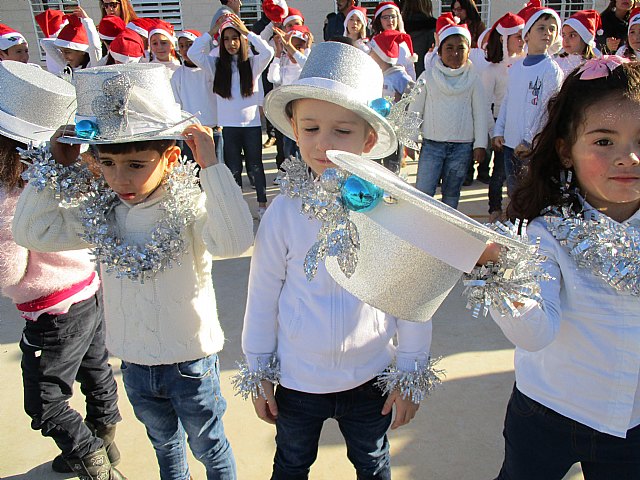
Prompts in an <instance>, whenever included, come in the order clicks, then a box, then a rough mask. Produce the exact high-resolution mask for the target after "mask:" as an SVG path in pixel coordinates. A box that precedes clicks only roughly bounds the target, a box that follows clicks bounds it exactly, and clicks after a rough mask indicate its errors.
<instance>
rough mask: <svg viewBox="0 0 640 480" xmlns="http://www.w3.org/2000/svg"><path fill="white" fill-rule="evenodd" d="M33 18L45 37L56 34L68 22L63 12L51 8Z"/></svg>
mask: <svg viewBox="0 0 640 480" xmlns="http://www.w3.org/2000/svg"><path fill="white" fill-rule="evenodd" d="M35 20H36V23H37V24H38V26H39V27H40V30H42V33H44V36H45V37H46V38H51V37H55V36H57V35H58V33H59V32H60V30H62V28H63V27H64V26H65V25H66V24H67V23H69V20H68V19H67V15H65V14H64V12H61V11H60V10H54V9H52V8H50V9H49V10H45V11H44V12H41V13H39V14H38V15H36V16H35Z"/></svg>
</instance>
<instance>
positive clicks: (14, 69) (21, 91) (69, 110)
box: [0, 60, 76, 144]
mask: <svg viewBox="0 0 640 480" xmlns="http://www.w3.org/2000/svg"><path fill="white" fill-rule="evenodd" d="M75 97H76V93H75V91H74V90H73V86H72V85H70V84H69V83H68V82H65V81H64V80H62V79H61V78H59V77H56V76H55V75H53V74H51V73H49V72H47V71H45V70H42V69H41V68H40V67H38V66H36V65H31V64H25V63H21V62H13V61H11V60H5V61H4V62H0V134H2V135H5V136H7V137H9V138H12V139H14V140H17V141H19V142H22V143H27V144H28V143H31V142H34V143H41V142H45V141H47V140H49V139H50V138H51V136H52V135H53V133H54V132H55V131H56V130H57V129H58V127H60V126H61V125H65V124H67V123H70V122H71V123H72V122H73V112H74V110H75V107H76V102H75Z"/></svg>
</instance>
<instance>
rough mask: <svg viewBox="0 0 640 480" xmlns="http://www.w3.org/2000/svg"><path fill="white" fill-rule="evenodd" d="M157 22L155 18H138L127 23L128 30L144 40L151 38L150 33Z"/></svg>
mask: <svg viewBox="0 0 640 480" xmlns="http://www.w3.org/2000/svg"><path fill="white" fill-rule="evenodd" d="M156 22H157V19H155V18H136V19H134V20H131V21H130V22H129V23H127V28H128V29H130V30H133V31H134V32H136V33H137V34H138V35H140V36H141V37H144V38H149V32H150V31H151V29H153V26H154V25H155V23H156Z"/></svg>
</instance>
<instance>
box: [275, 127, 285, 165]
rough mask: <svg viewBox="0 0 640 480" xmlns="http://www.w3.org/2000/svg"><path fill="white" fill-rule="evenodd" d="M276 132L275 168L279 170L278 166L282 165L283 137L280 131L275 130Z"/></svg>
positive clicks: (283, 157)
mask: <svg viewBox="0 0 640 480" xmlns="http://www.w3.org/2000/svg"><path fill="white" fill-rule="evenodd" d="M275 132H276V168H277V169H278V170H280V166H281V165H282V164H283V163H284V159H285V156H284V138H285V136H284V135H283V134H282V133H281V132H280V130H275Z"/></svg>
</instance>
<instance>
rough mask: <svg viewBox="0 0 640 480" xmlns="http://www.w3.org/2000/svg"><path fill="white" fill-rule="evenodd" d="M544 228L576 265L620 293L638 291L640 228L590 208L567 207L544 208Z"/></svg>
mask: <svg viewBox="0 0 640 480" xmlns="http://www.w3.org/2000/svg"><path fill="white" fill-rule="evenodd" d="M543 213H544V214H545V215H544V219H545V222H546V224H547V230H548V231H549V232H550V233H551V234H552V235H553V236H554V238H555V239H556V240H558V242H560V244H561V245H562V246H563V247H564V248H565V249H566V250H567V251H568V252H569V255H570V256H571V258H572V259H573V260H574V261H575V262H576V265H577V266H578V267H579V268H583V269H586V270H588V271H589V272H591V273H592V274H593V275H595V276H596V277H598V278H600V279H602V280H603V281H605V282H607V283H608V284H609V285H611V286H612V287H613V288H615V289H616V290H617V291H619V292H621V293H625V294H628V295H636V296H637V295H640V228H638V226H634V225H621V224H619V223H617V222H614V221H613V220H611V219H610V218H609V217H607V216H605V215H596V214H595V212H593V211H592V210H588V211H586V212H583V213H582V214H580V215H577V214H575V213H574V212H573V211H572V210H571V209H570V208H569V207H563V208H560V207H556V208H553V209H548V210H547V211H546V212H543Z"/></svg>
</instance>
